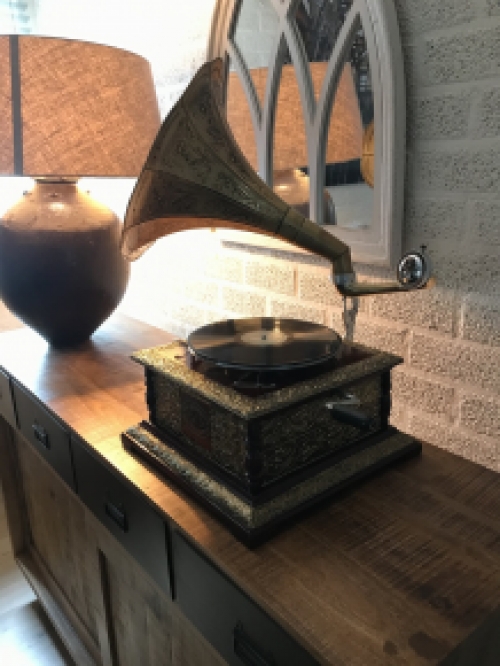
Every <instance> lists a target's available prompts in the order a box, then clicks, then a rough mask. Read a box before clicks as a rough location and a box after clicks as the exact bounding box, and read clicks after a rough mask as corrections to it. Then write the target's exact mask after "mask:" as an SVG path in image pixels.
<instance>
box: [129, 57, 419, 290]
mask: <svg viewBox="0 0 500 666" xmlns="http://www.w3.org/2000/svg"><path fill="white" fill-rule="evenodd" d="M222 85H223V62H222V60H221V59H220V58H218V59H216V60H214V61H212V62H209V63H206V64H205V65H203V67H201V68H200V69H199V70H198V72H197V74H196V75H195V77H194V78H193V80H192V81H191V83H190V85H189V86H188V88H187V89H186V91H185V92H184V94H183V95H182V97H181V99H180V100H179V101H178V102H177V104H176V105H175V106H174V108H173V109H172V111H171V112H170V113H169V115H168V116H167V118H166V119H165V120H164V122H163V124H162V126H161V128H160V130H159V132H158V135H157V137H156V139H155V141H154V143H153V145H152V148H151V151H150V153H149V156H148V158H147V160H146V163H145V165H144V167H143V169H142V172H141V174H140V176H139V179H138V181H137V183H136V186H135V188H134V191H133V193H132V196H131V198H130V201H129V204H128V207H127V212H126V215H125V222H124V228H123V233H122V238H121V248H122V252H123V254H124V255H125V256H126V257H127V258H129V259H136V258H137V257H139V256H140V255H141V254H142V253H143V252H144V251H145V250H146V249H147V248H148V247H149V246H150V245H151V244H152V243H154V241H156V240H157V239H158V238H161V237H162V236H166V235H168V234H172V233H175V232H178V231H185V230H189V229H197V228H202V227H224V228H228V229H237V230H240V231H252V232H255V233H259V234H264V235H268V236H274V237H278V238H280V239H283V240H286V241H288V242H290V243H293V244H294V245H297V246H298V247H301V248H303V249H306V250H309V251H310V252H314V253H316V254H318V255H320V256H322V257H325V258H326V259H328V260H329V261H331V262H332V264H333V271H334V275H333V280H334V282H335V284H336V286H337V289H338V290H339V291H340V292H341V293H342V294H343V295H344V296H362V295H367V294H380V293H388V292H394V291H407V290H409V289H415V288H420V287H423V286H424V285H425V284H426V282H427V280H428V277H429V276H428V274H427V272H428V270H427V263H426V259H425V257H424V256H423V255H421V254H419V253H412V255H408V256H407V257H405V258H403V260H401V262H400V266H399V269H398V279H399V280H400V282H393V283H381V284H366V283H362V284H358V283H356V281H355V277H354V272H353V269H352V264H351V253H350V250H349V247H348V246H347V245H345V243H343V242H342V241H340V240H339V239H338V238H335V236H333V235H332V234H331V233H329V232H327V231H325V230H324V229H322V228H321V227H320V226H318V225H317V224H315V223H314V222H311V220H308V219H307V218H306V217H304V216H303V215H301V214H300V213H299V212H298V211H296V210H295V209H294V208H291V207H290V206H289V205H288V204H286V203H285V202H284V201H283V200H282V199H281V198H280V197H279V196H277V195H276V194H275V193H274V192H273V190H272V189H271V188H270V187H268V186H267V185H266V184H265V183H264V182H263V181H262V180H261V179H260V178H259V176H258V175H257V174H256V173H255V171H254V170H253V168H252V167H251V165H250V164H249V163H248V162H247V160H246V158H245V156H244V155H243V153H242V152H241V150H240V149H239V147H238V145H237V144H236V141H235V140H234V138H233V135H232V133H231V130H230V128H229V125H228V124H227V121H226V118H225V112H224V106H223V101H222V100H223V90H222ZM409 257H410V258H409Z"/></svg>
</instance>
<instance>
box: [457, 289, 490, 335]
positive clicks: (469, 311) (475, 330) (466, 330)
mask: <svg viewBox="0 0 500 666" xmlns="http://www.w3.org/2000/svg"><path fill="white" fill-rule="evenodd" d="M461 334H462V336H463V337H464V338H465V339H466V340H472V341H473V342H480V343H483V344H486V345H500V299H499V298H498V297H497V298H492V299H485V298H482V299H478V298H477V297H474V298H473V297H471V296H470V295H469V296H467V297H466V299H465V301H464V307H463V317H462V329H461Z"/></svg>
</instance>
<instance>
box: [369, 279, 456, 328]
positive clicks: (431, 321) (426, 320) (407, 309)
mask: <svg viewBox="0 0 500 666" xmlns="http://www.w3.org/2000/svg"><path fill="white" fill-rule="evenodd" d="M453 308H454V293H453V292H452V291H450V290H449V289H442V288H439V287H434V288H431V289H428V290H423V291H416V292H409V293H400V294H388V295H381V296H377V297H376V298H374V299H373V303H372V314H373V315H374V316H376V317H383V318H387V319H391V320H394V321H399V322H404V323H405V324H408V325H411V326H421V327H423V328H429V329H433V330H437V331H440V332H442V333H449V334H451V333H452V332H453Z"/></svg>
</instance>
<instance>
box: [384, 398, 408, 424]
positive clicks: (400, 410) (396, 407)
mask: <svg viewBox="0 0 500 666" xmlns="http://www.w3.org/2000/svg"><path fill="white" fill-rule="evenodd" d="M407 413H408V408H407V405H405V404H403V403H401V402H398V401H397V400H395V399H394V398H393V399H392V405H391V414H390V417H389V423H390V425H392V426H394V427H395V428H399V430H401V431H402V432H406V431H407V421H408V418H407Z"/></svg>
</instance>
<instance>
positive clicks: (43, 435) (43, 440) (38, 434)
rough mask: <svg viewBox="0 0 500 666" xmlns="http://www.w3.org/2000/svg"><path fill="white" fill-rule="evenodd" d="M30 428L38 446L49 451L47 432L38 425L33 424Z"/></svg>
mask: <svg viewBox="0 0 500 666" xmlns="http://www.w3.org/2000/svg"><path fill="white" fill-rule="evenodd" d="M31 427H32V429H33V434H34V435H35V439H36V440H37V442H40V444H41V445H42V446H43V447H44V448H46V449H47V450H49V449H50V442H49V436H48V434H47V431H46V430H45V429H44V428H42V426H41V425H40V424H39V423H33V424H32V426H31Z"/></svg>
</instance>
